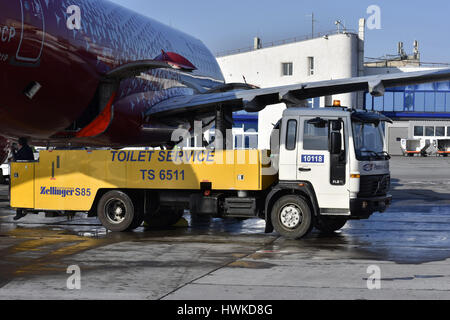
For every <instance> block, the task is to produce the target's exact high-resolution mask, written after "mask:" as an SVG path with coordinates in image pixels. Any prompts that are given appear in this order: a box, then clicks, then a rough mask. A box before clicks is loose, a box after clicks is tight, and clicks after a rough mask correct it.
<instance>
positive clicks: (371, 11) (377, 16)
mask: <svg viewBox="0 0 450 320" xmlns="http://www.w3.org/2000/svg"><path fill="white" fill-rule="evenodd" d="M366 13H367V14H368V15H369V17H368V18H367V23H366V24H367V28H368V29H369V30H380V29H381V8H380V6H377V5H371V6H369V7H368V8H367V11H366Z"/></svg>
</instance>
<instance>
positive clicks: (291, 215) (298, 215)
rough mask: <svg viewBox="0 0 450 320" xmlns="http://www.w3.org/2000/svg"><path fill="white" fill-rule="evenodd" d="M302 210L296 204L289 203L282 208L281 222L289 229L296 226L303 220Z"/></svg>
mask: <svg viewBox="0 0 450 320" xmlns="http://www.w3.org/2000/svg"><path fill="white" fill-rule="evenodd" d="M302 219H303V216H302V211H301V210H300V208H298V207H297V206H295V205H292V204H290V205H287V206H285V207H284V208H283V209H282V210H281V215H280V221H281V224H282V225H283V226H284V227H286V228H289V229H294V228H296V227H297V226H298V225H299V224H300V223H301V222H302Z"/></svg>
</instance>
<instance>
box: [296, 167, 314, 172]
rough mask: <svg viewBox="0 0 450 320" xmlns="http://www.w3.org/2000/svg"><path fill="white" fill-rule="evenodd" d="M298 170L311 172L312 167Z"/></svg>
mask: <svg viewBox="0 0 450 320" xmlns="http://www.w3.org/2000/svg"><path fill="white" fill-rule="evenodd" d="M298 171H300V172H310V171H311V168H298Z"/></svg>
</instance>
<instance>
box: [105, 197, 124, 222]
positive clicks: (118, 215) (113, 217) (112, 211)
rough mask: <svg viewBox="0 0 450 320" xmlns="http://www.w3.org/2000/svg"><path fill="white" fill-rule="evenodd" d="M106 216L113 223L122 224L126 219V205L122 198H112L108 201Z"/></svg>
mask: <svg viewBox="0 0 450 320" xmlns="http://www.w3.org/2000/svg"><path fill="white" fill-rule="evenodd" d="M105 207H106V210H105V211H106V217H107V218H108V220H109V222H111V223H113V224H120V223H122V222H123V221H124V220H125V216H126V209H125V205H124V204H123V203H122V202H121V201H120V200H111V201H109V202H107V203H106V205H105Z"/></svg>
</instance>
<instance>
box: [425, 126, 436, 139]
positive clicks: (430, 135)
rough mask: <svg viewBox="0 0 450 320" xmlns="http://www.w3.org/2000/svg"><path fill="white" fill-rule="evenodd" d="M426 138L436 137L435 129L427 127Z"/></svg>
mask: <svg viewBox="0 0 450 320" xmlns="http://www.w3.org/2000/svg"><path fill="white" fill-rule="evenodd" d="M425 136H426V137H434V127H425Z"/></svg>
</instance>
